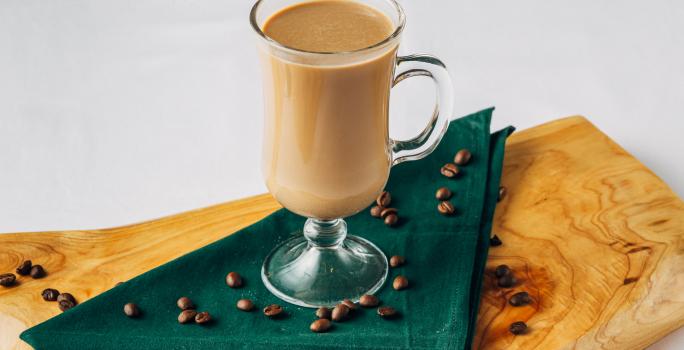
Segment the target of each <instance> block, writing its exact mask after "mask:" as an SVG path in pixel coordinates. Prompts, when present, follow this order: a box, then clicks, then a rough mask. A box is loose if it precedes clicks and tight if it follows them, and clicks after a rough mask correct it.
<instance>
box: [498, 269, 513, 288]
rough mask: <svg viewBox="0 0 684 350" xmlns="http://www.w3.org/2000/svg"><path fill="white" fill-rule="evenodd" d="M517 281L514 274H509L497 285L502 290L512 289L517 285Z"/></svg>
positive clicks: (501, 278)
mask: <svg viewBox="0 0 684 350" xmlns="http://www.w3.org/2000/svg"><path fill="white" fill-rule="evenodd" d="M517 282H518V281H517V279H516V278H515V276H513V272H509V273H507V274H505V275H503V276H501V277H499V279H498V280H497V281H496V284H497V285H498V286H499V287H501V288H511V287H513V286H514V285H515V284H516V283H517Z"/></svg>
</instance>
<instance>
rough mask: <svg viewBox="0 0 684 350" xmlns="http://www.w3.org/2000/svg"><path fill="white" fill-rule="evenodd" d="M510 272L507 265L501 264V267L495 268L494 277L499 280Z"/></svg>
mask: <svg viewBox="0 0 684 350" xmlns="http://www.w3.org/2000/svg"><path fill="white" fill-rule="evenodd" d="M510 272H511V268H510V267H508V265H505V264H502V265H499V266H497V267H496V268H495V269H494V276H496V278H500V277H503V276H504V275H506V274H509V273H510Z"/></svg>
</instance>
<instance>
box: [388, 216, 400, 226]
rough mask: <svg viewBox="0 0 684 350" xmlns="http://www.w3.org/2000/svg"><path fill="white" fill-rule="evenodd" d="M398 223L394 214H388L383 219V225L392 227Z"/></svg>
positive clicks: (397, 218)
mask: <svg viewBox="0 0 684 350" xmlns="http://www.w3.org/2000/svg"><path fill="white" fill-rule="evenodd" d="M397 222H399V217H398V216H397V215H396V214H389V215H387V216H386V217H385V225H387V226H394V225H396V224H397Z"/></svg>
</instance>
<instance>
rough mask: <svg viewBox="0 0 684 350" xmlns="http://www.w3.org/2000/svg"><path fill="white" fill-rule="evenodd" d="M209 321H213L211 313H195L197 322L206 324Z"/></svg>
mask: <svg viewBox="0 0 684 350" xmlns="http://www.w3.org/2000/svg"><path fill="white" fill-rule="evenodd" d="M209 321H211V315H210V314H209V313H208V312H206V311H202V312H198V313H197V315H195V323H197V324H204V323H207V322H209Z"/></svg>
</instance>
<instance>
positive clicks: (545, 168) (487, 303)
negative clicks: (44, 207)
mask: <svg viewBox="0 0 684 350" xmlns="http://www.w3.org/2000/svg"><path fill="white" fill-rule="evenodd" d="M502 181H503V183H504V184H505V185H506V186H507V187H508V189H509V191H508V193H509V194H508V196H507V197H506V198H505V199H504V200H503V201H502V202H501V203H500V205H499V207H498V208H497V212H496V218H495V223H494V231H495V232H496V233H497V234H498V235H499V236H500V237H501V238H502V240H503V242H504V244H503V246H500V247H496V248H492V250H491V252H490V253H491V254H490V259H489V261H488V273H487V275H486V276H485V280H484V288H483V292H482V298H483V299H482V306H481V309H480V314H479V319H478V330H477V334H476V337H475V344H474V347H476V348H481V349H597V348H600V349H639V348H643V347H645V346H646V345H648V344H650V343H653V342H654V341H656V340H657V339H659V338H661V337H662V336H664V335H665V334H667V333H669V332H671V331H672V330H674V329H676V328H678V327H680V326H681V325H682V324H684V293H682V292H681V291H682V290H684V242H683V238H684V203H682V201H681V200H680V199H679V198H677V196H676V195H675V194H674V193H672V191H671V190H670V189H669V188H668V187H667V185H666V184H664V183H663V182H662V181H661V180H660V179H658V178H657V176H655V175H654V174H653V173H652V172H651V171H649V170H648V169H647V168H646V167H644V166H643V165H642V164H641V163H639V162H638V161H637V160H635V159H634V158H633V157H631V156H630V155H629V154H627V153H626V152H625V151H624V150H623V149H622V148H620V147H619V146H618V145H616V144H615V143H613V142H612V141H611V140H610V139H609V138H608V137H607V136H606V135H604V134H602V133H601V132H600V131H598V130H597V129H596V128H594V127H593V126H592V125H591V124H590V123H589V122H587V121H586V120H585V119H584V118H581V117H574V118H567V119H562V120H558V121H555V122H552V123H549V124H545V125H542V126H539V127H536V128H533V129H529V130H526V131H522V132H519V133H517V134H514V135H513V136H512V137H511V139H510V140H509V143H508V145H507V154H506V159H505V171H504V178H503V180H502ZM277 208H279V206H278V204H277V203H275V201H273V199H272V198H271V197H270V196H268V195H261V196H257V197H252V198H248V199H244V200H241V201H236V202H230V203H226V204H221V205H217V206H213V207H209V208H205V209H200V210H196V211H191V212H187V213H183V214H179V215H175V216H171V217H167V218H163V219H159V220H154V221H150V222H146V223H142V224H136V225H131V226H125V227H118V228H113V229H106V230H95V231H65V232H44V233H21V234H6V235H0V247H1V249H0V273H2V272H4V271H14V269H15V268H16V266H17V265H18V264H19V263H20V262H21V261H22V260H23V259H26V258H29V259H32V260H33V261H34V262H35V263H39V264H42V265H43V266H45V268H46V270H47V271H48V276H47V277H45V278H43V279H39V280H33V279H31V278H26V277H21V278H20V283H19V285H17V286H15V287H12V288H0V349H25V348H29V347H28V345H26V344H25V343H23V342H21V341H19V340H18V338H17V336H18V334H19V333H20V332H21V331H23V330H24V329H26V328H27V327H30V326H32V325H35V324H37V323H39V322H42V321H43V320H45V319H47V318H49V317H51V316H54V315H56V314H58V313H59V310H58V309H57V307H56V305H54V304H53V303H46V302H44V301H43V300H42V299H41V297H40V292H41V291H42V290H43V289H44V288H47V287H53V288H57V289H59V290H62V291H69V292H71V293H73V294H74V295H75V296H76V298H77V299H79V300H80V301H83V300H86V299H89V298H91V297H93V296H95V295H97V294H99V293H101V292H103V291H105V290H107V289H109V288H111V287H112V286H114V285H115V284H116V282H118V281H124V280H127V279H129V278H131V277H133V276H136V275H138V274H141V273H143V272H145V271H147V270H149V269H151V268H153V267H156V266H158V265H161V264H163V263H165V262H167V261H169V260H172V259H174V258H176V257H178V256H181V255H183V254H185V253H187V252H189V251H192V250H194V249H197V248H199V247H202V246H204V245H206V244H208V243H210V242H213V241H215V240H217V239H220V238H223V237H225V236H226V235H228V234H230V233H232V232H235V231H236V230H238V229H240V228H242V227H244V226H247V225H249V224H251V223H253V222H255V221H257V220H259V219H261V218H262V217H264V216H266V215H267V214H269V213H271V212H272V211H274V210H276V209H277ZM501 263H505V264H508V265H509V266H511V267H512V268H513V269H514V270H515V271H516V276H517V277H518V279H519V283H518V284H517V285H516V286H515V287H514V288H512V289H510V290H501V289H500V288H498V287H496V286H495V285H496V284H495V281H494V278H493V277H492V274H491V270H492V269H493V268H494V267H495V266H496V265H498V264H501ZM519 290H526V291H528V292H530V294H531V295H532V297H533V298H534V302H533V303H532V304H531V305H528V306H524V307H517V308H514V307H512V306H510V305H508V304H507V302H506V298H507V297H508V296H510V295H511V294H512V293H513V292H515V291H519ZM517 320H523V321H526V322H527V323H528V324H529V325H530V327H531V329H530V332H529V333H528V334H526V335H522V336H517V337H514V336H513V335H511V334H510V333H508V330H507V328H508V325H509V324H510V322H512V321H517Z"/></svg>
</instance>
